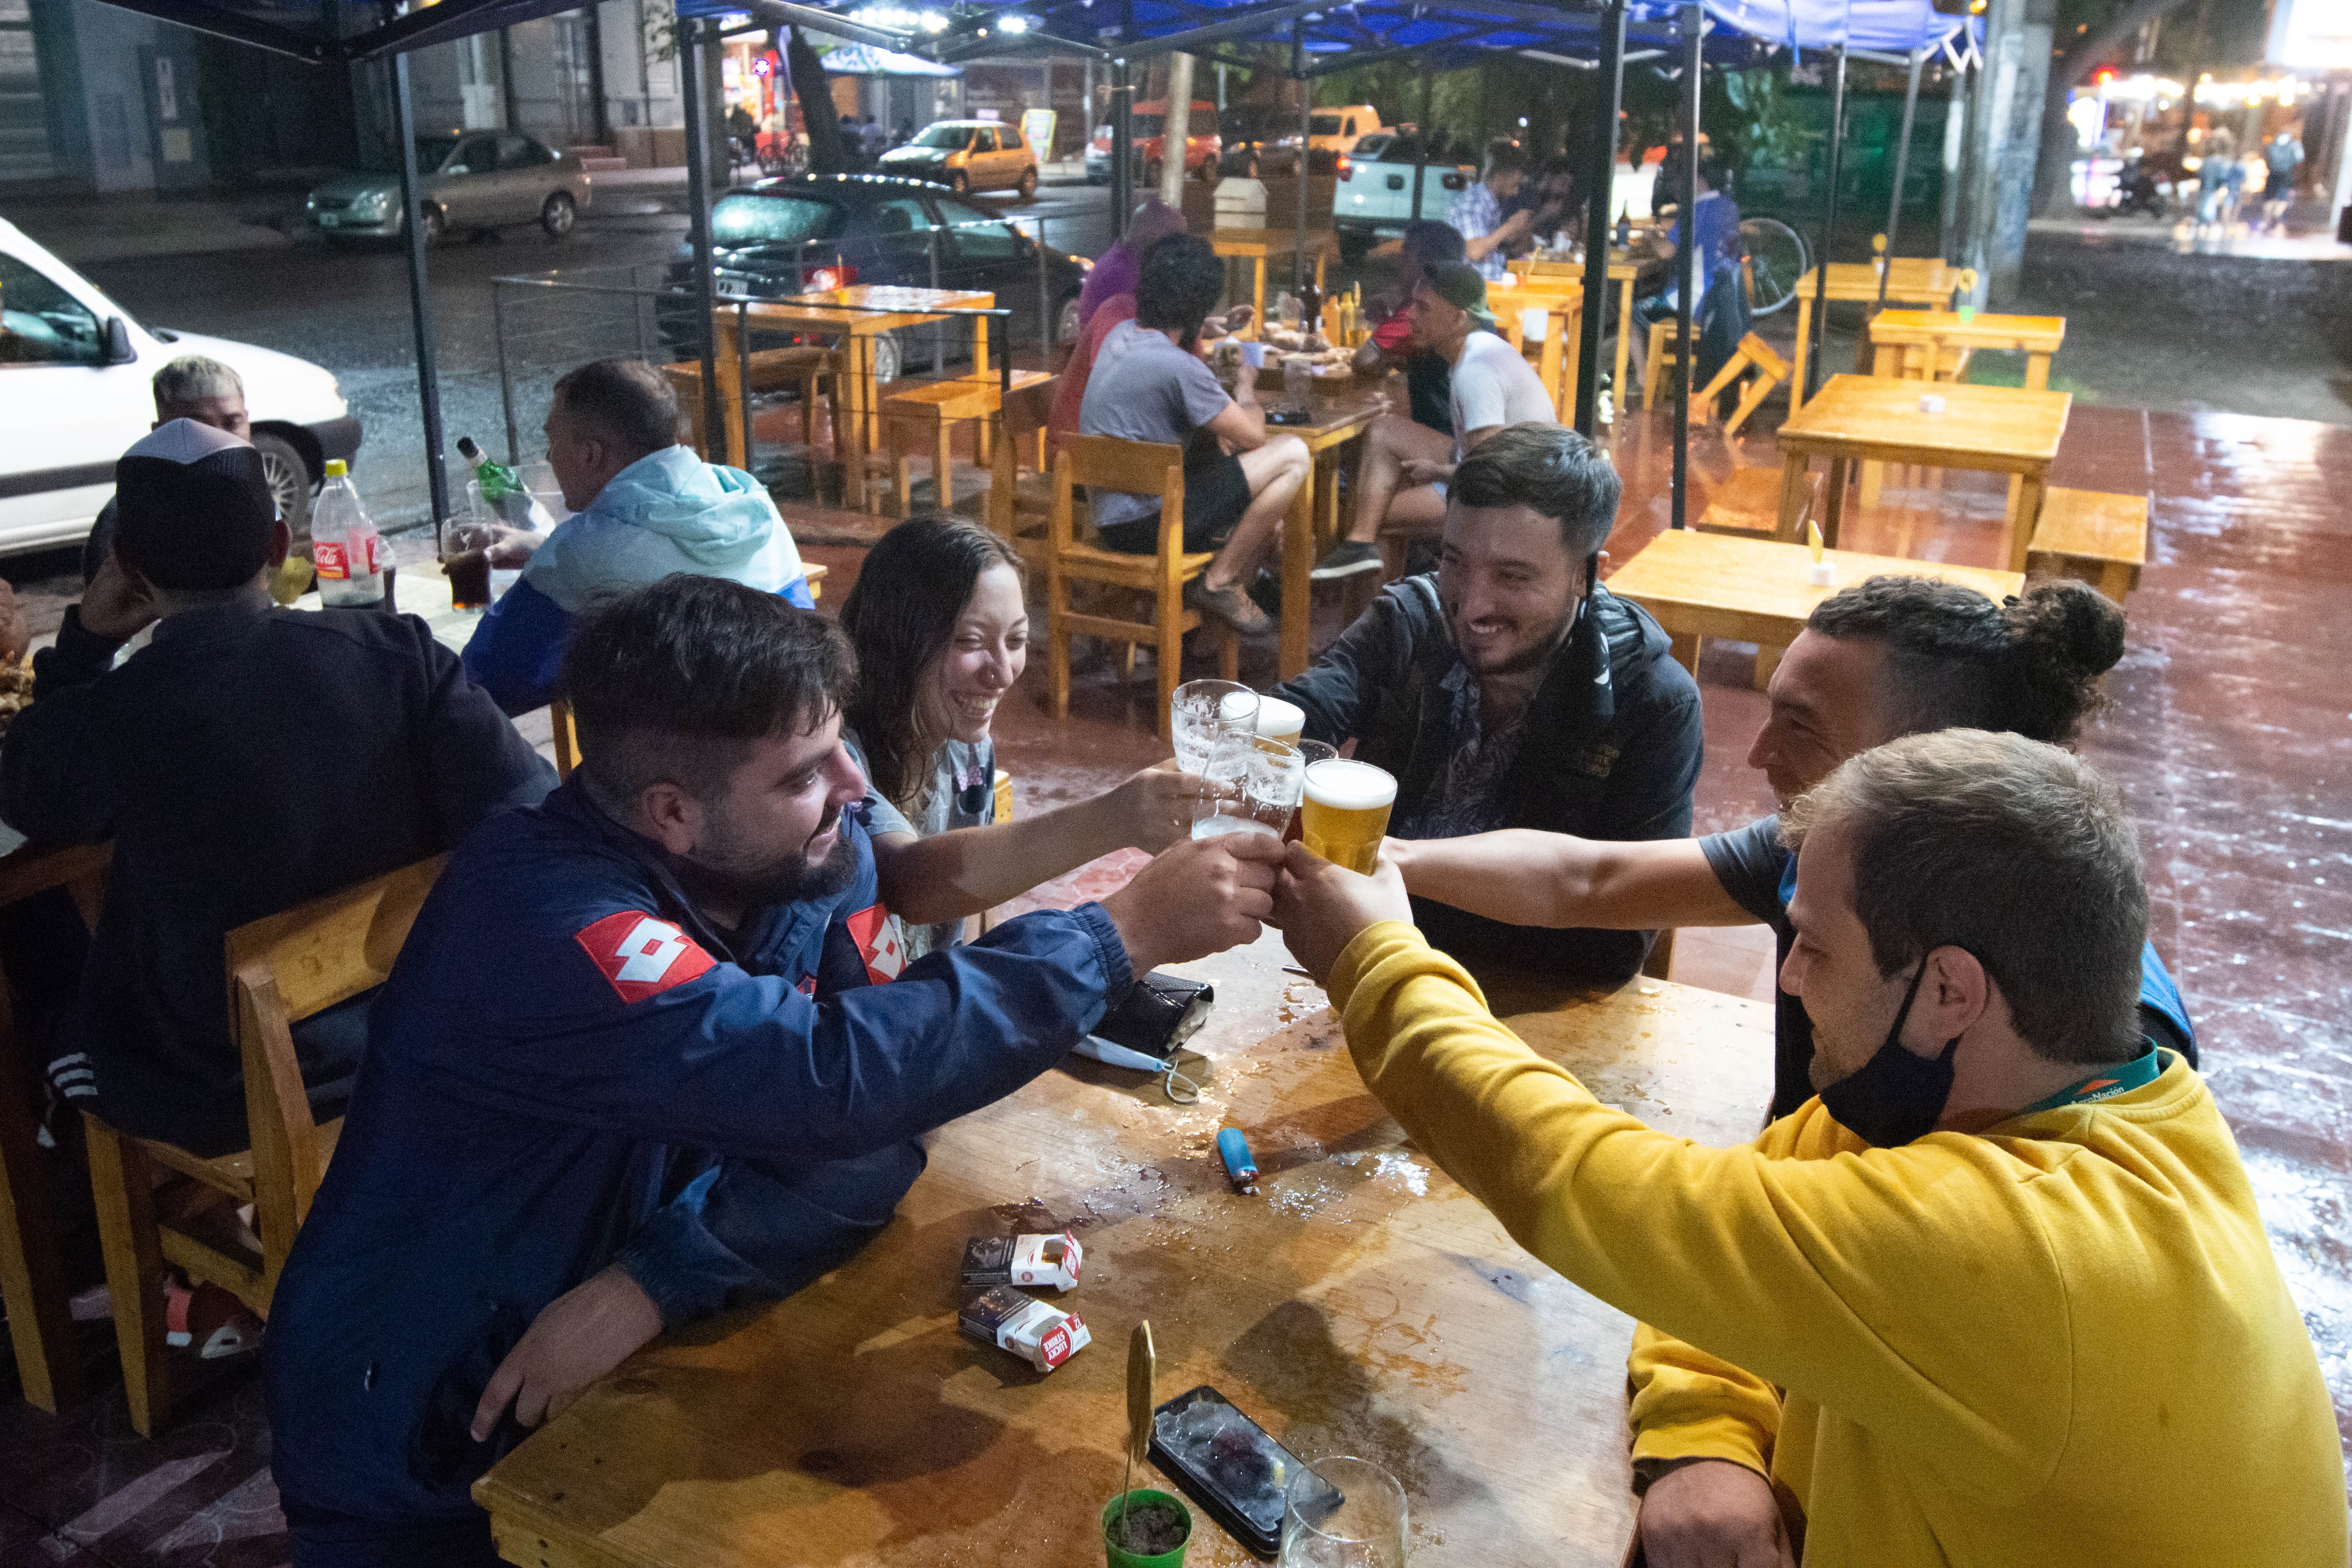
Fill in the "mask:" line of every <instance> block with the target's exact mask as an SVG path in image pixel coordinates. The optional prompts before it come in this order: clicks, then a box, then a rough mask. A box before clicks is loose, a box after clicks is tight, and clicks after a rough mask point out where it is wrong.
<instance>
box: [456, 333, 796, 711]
mask: <svg viewBox="0 0 2352 1568" xmlns="http://www.w3.org/2000/svg"><path fill="white" fill-rule="evenodd" d="M546 432H547V461H548V465H549V466H550V467H551V468H553V469H554V470H555V479H556V483H557V484H559V485H561V486H563V504H564V505H565V506H567V507H572V516H571V517H566V518H565V519H564V520H563V521H562V522H561V523H558V524H557V525H556V526H555V529H554V531H553V532H551V533H550V534H549V535H548V536H547V538H544V539H541V538H540V537H539V536H538V535H536V534H533V533H530V531H528V530H526V529H520V528H505V529H501V530H500V531H499V541H498V543H497V544H496V545H495V546H493V547H492V549H491V550H490V559H491V562H492V563H493V564H494V565H497V566H501V567H513V566H520V567H521V568H522V576H521V578H520V580H518V581H517V582H516V583H515V585H514V587H512V588H510V589H509V590H508V591H506V592H505V593H504V594H503V595H501V596H500V597H499V601H498V602H497V603H496V604H494V605H492V606H491V607H490V611H489V613H488V614H487V615H485V616H483V617H482V623H481V624H480V625H479V626H478V627H476V628H475V629H474V635H473V639H472V640H471V641H470V642H468V643H467V644H466V674H467V675H468V676H470V677H471V678H472V680H473V682H474V684H475V685H478V686H480V687H481V688H482V689H483V690H485V691H487V692H488V693H489V694H490V695H491V696H492V697H493V698H495V699H496V700H497V702H498V705H499V706H500V707H502V708H504V709H505V710H506V711H507V712H508V713H509V714H518V713H522V712H524V711H526V710H528V709H530V708H535V707H539V706H541V705H543V704H545V703H546V702H547V700H548V699H549V698H550V697H552V696H553V695H555V684H556V677H557V675H558V674H559V673H560V672H561V671H562V667H563V645H564V642H565V640H566V639H567V638H569V637H570V636H571V634H572V622H573V621H574V620H575V619H576V618H577V617H578V616H580V615H581V614H582V613H583V612H585V611H587V610H588V609H589V608H590V607H591V606H593V605H594V604H596V603H597V602H598V601H602V600H604V599H606V598H609V597H610V596H612V595H614V594H615V593H621V592H625V591H627V590H629V589H632V588H643V587H644V586H646V584H647V583H650V582H658V581H660V580H662V579H663V578H665V577H667V576H669V575H670V574H671V573H672V572H679V571H684V572H691V573H693V574H694V575H696V576H698V577H723V578H725V579H727V580H730V581H732V582H741V583H748V584H749V585H750V586H751V587H753V588H759V589H764V590H766V591H768V592H770V593H779V594H782V596H783V597H784V599H785V600H786V601H789V602H791V603H793V604H797V605H799V606H800V607H801V608H803V610H805V609H807V608H809V607H810V606H811V605H812V604H814V602H815V601H814V598H812V597H811V595H810V593H809V586H808V580H807V579H806V577H805V576H804V575H803V572H802V570H801V558H800V551H799V550H798V549H794V548H793V536H792V534H791V532H790V530H788V529H787V528H785V527H784V520H783V518H782V517H781V516H779V515H778V514H777V511H776V506H775V503H774V502H773V501H771V500H770V499H768V492H767V488H766V486H762V485H761V483H760V482H759V480H757V479H755V478H753V477H752V476H751V475H749V474H746V473H745V472H743V470H741V469H740V468H730V467H728V466H727V465H724V464H719V463H705V462H704V461H703V460H702V459H701V457H699V456H698V455H696V453H695V451H694V449H693V448H691V447H688V446H680V445H679V444H677V392H675V391H674V390H672V388H671V387H670V384H669V382H668V381H667V379H666V378H665V377H664V376H663V375H662V373H661V371H658V370H656V369H655V368H654V367H653V366H651V365H649V364H647V363H646V362H645V361H643V360H629V359H612V360H597V361H593V362H591V363H589V364H585V365H582V366H581V367H579V369H577V370H574V371H567V372H565V373H564V374H563V375H562V376H560V377H558V378H557V380H556V382H555V395H554V401H553V402H552V403H551V406H550V407H549V409H548V412H547V424H546Z"/></svg>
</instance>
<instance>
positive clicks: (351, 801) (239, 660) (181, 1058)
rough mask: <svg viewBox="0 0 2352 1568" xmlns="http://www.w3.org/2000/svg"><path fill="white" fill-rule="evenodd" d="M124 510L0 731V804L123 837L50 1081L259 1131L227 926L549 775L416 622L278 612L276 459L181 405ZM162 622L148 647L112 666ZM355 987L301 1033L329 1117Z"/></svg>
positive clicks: (149, 449)
mask: <svg viewBox="0 0 2352 1568" xmlns="http://www.w3.org/2000/svg"><path fill="white" fill-rule="evenodd" d="M115 497H116V511H117V514H118V518H119V521H118V524H117V528H116V531H115V536H114V538H113V540H112V543H111V547H110V549H109V551H108V553H107V556H106V559H105V560H104V562H103V563H102V564H101V565H100V568H99V570H98V572H97V574H96V576H94V577H93V578H92V579H91V580H90V584H89V590H88V591H87V592H86V593H85V594H84V596H83V598H82V601H81V602H80V603H79V605H77V606H75V607H73V608H72V609H69V610H68V611H67V612H66V615H65V623H64V625H63V626H61V627H60V628H59V630H58V641H57V646H56V647H54V648H52V649H49V650H48V651H47V652H45V653H40V654H37V656H36V657H35V659H34V664H33V668H34V685H33V701H32V704H31V706H28V707H26V710H25V711H24V712H23V713H22V714H20V715H19V716H17V718H16V722H15V723H14V724H13V725H12V726H10V727H9V730H8V733H7V736H6V739H5V745H0V817H5V820H6V821H7V822H8V823H9V825H11V826H12V827H14V828H16V830H17V831H20V832H22V833H24V834H25V835H26V836H27V837H28V838H30V839H32V840H33V841H36V842H40V843H75V842H93V841H100V840H106V839H111V840H112V841H114V862H113V871H112V874H111V878H110V883H109V885H108V888H107V894H106V904H105V907H104V909H103V911H102V912H101V913H100V916H99V921H98V925H97V929H96V931H95V932H94V933H93V934H92V936H91V942H90V956H89V964H88V967H86V968H85V970H84V972H83V977H82V985H81V994H80V998H79V1002H78V1003H77V1005H76V1006H75V1008H74V1009H73V1016H72V1019H71V1020H70V1022H69V1024H68V1030H67V1033H66V1038H65V1041H64V1043H63V1045H62V1047H61V1049H62V1051H64V1053H65V1054H64V1056H63V1057H62V1058H61V1059H60V1061H58V1062H57V1063H56V1064H54V1065H53V1070H52V1074H51V1076H52V1079H53V1081H55V1082H57V1083H58V1086H59V1088H60V1089H61V1091H62V1092H64V1093H65V1094H66V1095H67V1096H68V1103H70V1104H72V1105H73V1106H74V1107H75V1108H77V1109H80V1110H85V1111H90V1112H94V1113H97V1114H98V1115H99V1116H100V1117H102V1118H103V1119H104V1120H106V1121H107V1122H108V1123H110V1124H112V1125H113V1126H115V1127H116V1128H118V1129H119V1130H121V1131H122V1132H126V1133H131V1134H137V1135H138V1136H141V1137H146V1138H159V1139H162V1140H163V1141H165V1142H168V1143H172V1144H176V1145H180V1146H182V1147H184V1148H186V1149H188V1150H190V1151H192V1152H194V1153H195V1154H198V1155H205V1156H212V1155H223V1154H228V1153H232V1152H234V1151H236V1150H238V1149H242V1148H244V1147H246V1146H247V1142H248V1139H247V1129H246V1114H245V1093H244V1088H243V1082H242V1077H241V1074H240V1071H239V1068H238V1058H237V1048H236V1040H235V1037H234V1035H233V1034H232V1032H231V1030H230V1027H229V1019H228V1011H227V997H228V987H227V984H226V975H225V973H224V970H223V967H222V957H221V954H222V950H223V948H222V943H223V938H224V937H225V936H226V933H227V932H229V931H230V930H232V929H234V928H236V926H239V925H244V924H246V923H247V922H248V921H251V920H256V919H258V918H260V917H261V916H262V915H270V914H275V913H277V912H278V911H279V910H282V909H286V908H289V907H291V906H292V905H294V904H300V903H302V902H303V901H305V900H306V899H310V898H316V897H318V896H320V894H326V893H331V892H332V891H334V890H335V889H337V888H340V887H344V886H347V885H349V884H351V883H356V882H362V881H364V880H365V879H367V878H369V877H372V876H377V875H381V874H382V873H385V872H388V871H392V870H394V869H395V868H397V867H400V866H403V865H406V864H408V863H410V862H414V861H419V860H423V859H425V858H426V857H427V856H430V855H433V854H437V853H439V852H442V851H444V850H446V849H449V848H451V847H452V846H454V845H455V844H456V843H457V841H458V840H459V839H460V838H462V837H464V836H465V834H466V833H467V832H468V831H471V830H472V829H473V828H474V827H475V826H476V825H477V824H478V823H479V822H480V821H482V820H483V819H484V818H486V817H488V816H489V815H490V814H491V813H492V812H493V811H496V810H499V808H501V807H505V806H509V805H530V804H535V803H536V802H537V801H538V800H540V799H541V797H542V796H544V795H545V794H546V793H547V792H548V790H549V789H551V788H552V787H553V785H554V782H555V778H554V770H553V769H552V768H550V767H549V766H548V764H547V763H546V762H545V761H544V760H543V759H541V758H540V757H539V756H538V755H537V754H535V753H534V752H533V751H532V750H531V748H530V746H528V745H527V744H526V743H525V742H524V741H523V739H522V737H520V736H519V735H517V734H516V733H515V730H514V727H513V726H512V725H511V724H509V723H508V721H507V719H506V717H505V716H504V715H502V714H500V713H499V710H498V707H497V706H496V705H495V704H493V703H492V702H491V701H490V700H489V698H488V696H486V695H484V694H483V693H482V692H481V691H480V690H478V688H477V687H475V686H474V685H471V684H470V683H469V682H467V679H466V674H465V671H464V669H463V667H462V666H461V665H460V664H459V662H458V659H457V654H455V653H452V652H450V651H449V650H448V649H446V648H444V647H442V646H441V645H440V644H439V643H436V642H435V641H434V638H433V634H432V632H430V631H428V630H427V629H426V627H425V623H424V622H422V621H419V620H417V619H416V618H415V617H414V616H407V615H386V614H383V613H382V612H378V611H373V610H329V611H321V612H310V611H295V610H285V609H279V608H278V607H277V606H275V605H273V604H272V603H271V602H270V599H269V591H268V584H269V579H270V575H271V573H272V572H273V571H274V570H275V569H276V568H277V567H278V564H279V563H280V562H282V561H283V560H284V559H286V553H287V549H288V544H289V539H288V534H287V529H286V526H285V524H284V523H283V522H282V521H280V520H279V519H278V517H277V513H276V509H275V507H274V506H273V505H272V503H271V500H270V495H269V487H268V482H267V481H266V479H265V478H264V476H263V473H262V464H261V455H260V454H259V453H257V451H255V450H254V448H253V447H252V446H251V445H249V444H247V443H246V442H244V441H242V440H240V439H239V438H237V437H236V436H235V435H232V434H227V433H226V432H224V431H220V430H216V429H213V428H211V427H209V426H206V425H203V424H199V423H195V422H194V421H193V420H188V419H175V420H172V421H170V422H168V423H164V424H163V425H160V426H158V427H157V428H156V429H155V430H154V431H153V432H152V433H151V434H148V435H147V436H146V437H144V438H143V439H142V440H141V441H140V442H139V443H138V444H136V445H134V446H132V447H131V450H130V451H129V452H127V453H125V454H124V455H123V456H122V458H121V461H120V462H118V463H117V464H116V465H115ZM150 624H153V625H154V627H155V634H154V639H153V642H152V644H151V645H149V646H147V647H145V648H142V649H141V650H140V651H139V652H137V653H134V654H132V655H131V657H130V658H128V659H126V660H124V661H123V662H122V664H121V666H120V667H119V668H117V667H115V659H116V656H117V654H118V653H120V652H121V648H122V646H123V644H124V643H127V642H129V641H130V640H131V637H132V636H134V635H135V634H137V633H138V632H141V631H142V630H143V629H145V628H146V627H147V626H149V625H150ZM364 1001H365V999H364V998H359V999H356V1000H354V1001H352V1002H349V1003H345V1004H343V1006H341V1007H340V1008H337V1009H331V1010H329V1011H328V1012H325V1013H321V1014H320V1015H318V1016H317V1017H316V1018H313V1019H308V1020H306V1021H305V1023H304V1024H303V1025H302V1026H300V1027H299V1028H297V1029H296V1030H295V1048H296V1051H297V1054H298V1055H299V1057H300V1059H301V1061H302V1068H303V1078H304V1081H305V1082H307V1083H308V1084H309V1085H310V1091H311V1102H312V1105H313V1108H314V1109H315V1110H316V1111H317V1112H318V1113H319V1114H320V1115H322V1116H330V1115H336V1114H340V1113H341V1108H342V1107H341V1101H342V1099H343V1097H344V1096H345V1095H346V1094H347V1093H348V1092H349V1084H350V1080H351V1077H352V1073H353V1072H354V1071H356V1070H357V1067H358V1058H359V1051H360V1047H361V1045H362V1040H363V1031H364V1023H363V1009H364Z"/></svg>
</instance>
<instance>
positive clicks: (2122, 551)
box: [2026, 485, 2147, 604]
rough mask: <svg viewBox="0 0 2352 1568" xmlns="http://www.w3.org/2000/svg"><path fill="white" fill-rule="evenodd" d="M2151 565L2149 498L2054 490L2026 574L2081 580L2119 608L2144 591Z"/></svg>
mask: <svg viewBox="0 0 2352 1568" xmlns="http://www.w3.org/2000/svg"><path fill="white" fill-rule="evenodd" d="M2145 565H2147V497H2146V496H2115V495H2109V494H2107V493H2106V492H2105V491H2103V490H2066V489H2061V488H2060V487H2058V486H2054V485H2053V486H2051V488H2050V489H2049V491H2048V492H2047V493H2046V494H2045V495H2044V496H2043V497H2042V521H2041V523H2040V525H2039V526H2037V527H2036V528H2034V530H2033V542H2032V545H2031V546H2030V547H2029V548H2028V551H2027V555H2026V569H2027V570H2028V572H2029V573H2030V574H2032V576H2035V577H2073V578H2079V579H2081V580H2083V581H2084V582H2087V583H2089V584H2090V585H2091V586H2092V587H2094V588H2095V589H2097V590H2098V591H2100V592H2101V593H2104V594H2105V595H2106V596H2107V597H2108V598H2109V599H2112V600H2114V601H2116V603H2118V604H2120V603H2122V602H2123V598H2124V595H2125V594H2126V593H2128V592H2130V591H2132V590H2133V589H2135V588H2137V587H2138V586H2139V569H2140V568H2141V567H2143V566H2145Z"/></svg>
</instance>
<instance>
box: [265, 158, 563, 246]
mask: <svg viewBox="0 0 2352 1568" xmlns="http://www.w3.org/2000/svg"><path fill="white" fill-rule="evenodd" d="M416 171H417V174H418V176H419V178H420V179H421V180H422V181H423V182H424V185H425V238H426V239H428V240H437V239H439V238H440V237H441V236H442V235H445V234H447V233H449V232H451V231H453V230H464V231H467V232H474V233H481V232H486V231H488V230H491V229H497V228H503V227H506V226H507V225H511V224H530V223H535V224H537V225H539V226H540V227H541V228H542V229H545V230H546V231H547V235H548V237H549V238H550V239H562V237H563V236H564V235H568V234H570V233H571V232H572V224H573V223H574V222H576V221H577V220H578V218H579V216H580V214H582V213H583V212H585V211H587V209H588V204H589V201H590V199H591V198H592V196H593V193H594V187H593V182H592V181H591V180H590V179H589V177H588V171H587V170H585V169H583V168H582V167H581V166H580V160H578V159H577V158H574V157H572V156H571V155H570V154H569V153H566V152H559V151H558V150H556V149H555V148H552V147H550V146H548V145H547V144H546V143H544V142H542V141H540V140H538V139H537V138H536V137H530V136H519V135H517V134H515V133H514V132H512V131H451V132H448V133H446V134H445V135H436V136H420V137H418V138H417V139H416ZM305 207H306V209H307V210H308V212H309V214H310V221H311V222H312V223H313V224H315V225H318V229H319V232H320V234H322V235H326V236H327V238H328V239H329V240H331V241H332V240H345V239H397V238H399V237H400V235H401V234H402V232H403V230H404V227H405V224H404V217H403V214H402V212H401V208H400V172H399V171H398V170H397V169H395V170H393V171H391V172H385V171H383V170H380V169H379V170H364V171H361V172H356V173H350V174H338V175H336V176H335V177H334V178H333V179H331V180H329V181H328V182H327V183H324V184H322V185H320V186H319V187H318V189H316V190H314V191H312V192H311V193H310V201H309V202H308V203H306V204H305Z"/></svg>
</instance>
